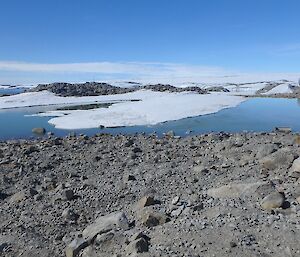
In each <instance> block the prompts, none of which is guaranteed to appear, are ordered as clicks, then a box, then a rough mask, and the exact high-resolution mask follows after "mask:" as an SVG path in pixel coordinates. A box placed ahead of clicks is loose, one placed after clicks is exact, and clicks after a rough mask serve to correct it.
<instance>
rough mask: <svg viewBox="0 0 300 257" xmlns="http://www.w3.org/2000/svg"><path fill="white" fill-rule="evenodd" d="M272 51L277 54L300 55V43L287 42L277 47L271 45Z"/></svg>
mask: <svg viewBox="0 0 300 257" xmlns="http://www.w3.org/2000/svg"><path fill="white" fill-rule="evenodd" d="M270 53H271V54H274V55H276V56H291V55H293V56H295V55H297V56H298V55H299V54H300V43H293V44H285V45H281V46H277V47H271V51H270Z"/></svg>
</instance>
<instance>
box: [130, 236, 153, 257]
mask: <svg viewBox="0 0 300 257" xmlns="http://www.w3.org/2000/svg"><path fill="white" fill-rule="evenodd" d="M148 250H149V243H148V242H147V241H146V240H145V239H144V238H138V239H136V240H134V241H132V242H131V243H129V245H128V246H127V247H126V253H127V255H131V254H133V253H143V252H148Z"/></svg>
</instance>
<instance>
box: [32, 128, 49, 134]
mask: <svg viewBox="0 0 300 257" xmlns="http://www.w3.org/2000/svg"><path fill="white" fill-rule="evenodd" d="M32 133H34V134H38V135H44V134H45V133H46V129H44V128H33V129H32Z"/></svg>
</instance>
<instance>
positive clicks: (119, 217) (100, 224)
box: [82, 212, 129, 241]
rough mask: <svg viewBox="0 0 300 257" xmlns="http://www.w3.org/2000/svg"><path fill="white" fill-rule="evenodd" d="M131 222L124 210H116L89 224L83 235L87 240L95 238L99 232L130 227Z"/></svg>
mask: <svg viewBox="0 0 300 257" xmlns="http://www.w3.org/2000/svg"><path fill="white" fill-rule="evenodd" d="M128 228H129V223H128V220H127V217H126V215H125V213H124V212H115V213H111V214H108V215H106V216H101V217H99V218H97V219H96V220H95V221H94V223H92V224H91V225H89V226H87V227H86V228H85V229H84V230H83V232H82V235H83V237H84V238H85V239H87V240H89V241H90V240H93V239H94V238H95V237H96V236H97V235H98V234H103V233H107V232H109V231H111V230H113V229H128Z"/></svg>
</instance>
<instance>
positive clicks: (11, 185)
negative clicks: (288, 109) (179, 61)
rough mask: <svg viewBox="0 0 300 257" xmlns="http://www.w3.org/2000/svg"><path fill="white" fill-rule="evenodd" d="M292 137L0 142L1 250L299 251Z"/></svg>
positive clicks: (296, 140) (298, 173)
mask: <svg viewBox="0 0 300 257" xmlns="http://www.w3.org/2000/svg"><path fill="white" fill-rule="evenodd" d="M299 144H300V137H299V136H298V135H296V134H292V133H280V132H277V133H263V134H256V133H243V134H225V133H220V134H206V135H198V136H191V137H186V138H176V137H174V136H173V135H172V133H170V134H169V135H168V136H165V137H164V138H157V137H156V136H154V135H153V136H144V135H134V136H121V135H120V136H111V135H97V136H94V137H87V136H80V137H71V136H70V137H67V138H54V137H51V138H49V139H48V138H47V139H40V140H36V141H25V140H24V141H7V142H2V143H0V181H1V183H0V204H1V212H0V255H1V254H2V256H11V257H16V256H30V257H35V256H43V257H47V256H49V257H50V256H51V257H53V256H68V257H74V256H85V257H97V256H149V257H150V256H174V257H175V256H264V257H268V256H270V257H271V256H272V257H273V256H278V257H279V256H280V257H286V256H288V257H290V256H300V246H299V241H300V230H299V229H300V219H299V218H300V212H299V211H300V205H299V203H298V201H300V197H299V196H300V186H299V177H300V159H298V158H299V156H298V155H299Z"/></svg>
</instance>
